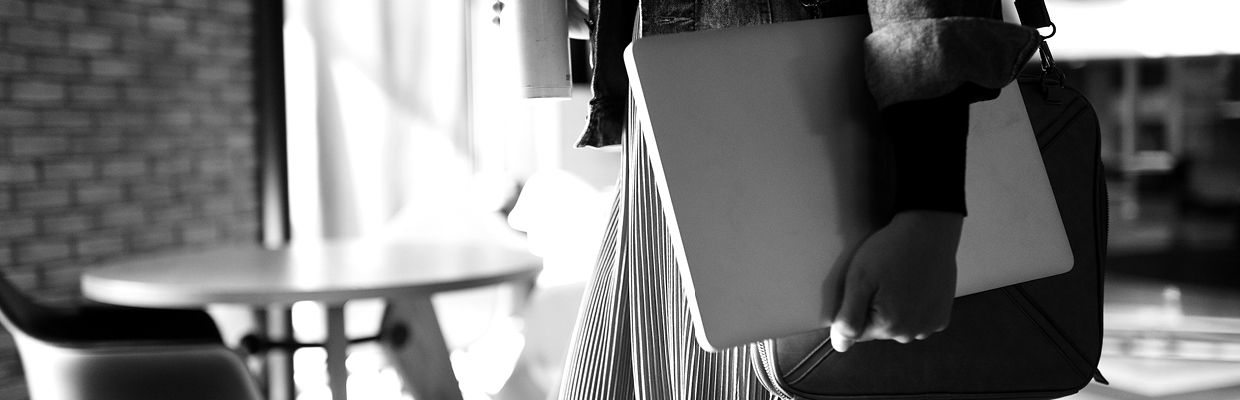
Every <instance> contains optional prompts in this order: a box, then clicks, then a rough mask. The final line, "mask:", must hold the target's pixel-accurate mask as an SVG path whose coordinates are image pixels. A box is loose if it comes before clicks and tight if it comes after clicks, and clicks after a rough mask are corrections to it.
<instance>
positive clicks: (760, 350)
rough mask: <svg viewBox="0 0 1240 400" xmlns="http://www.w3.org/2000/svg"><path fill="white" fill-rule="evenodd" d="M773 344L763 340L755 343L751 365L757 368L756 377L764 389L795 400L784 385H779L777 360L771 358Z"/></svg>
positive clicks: (770, 341)
mask: <svg viewBox="0 0 1240 400" xmlns="http://www.w3.org/2000/svg"><path fill="white" fill-rule="evenodd" d="M772 344H773V340H763V341H761V342H757V343H754V344H753V348H754V352H753V356H752V357H751V361H752V362H751V363H750V364H752V365H753V367H755V368H754V369H755V370H756V371H755V372H757V374H756V375H757V376H758V383H761V384H762V387H765V388H766V390H767V391H769V392H771V393H774V394H775V395H776V396H779V397H780V398H782V399H785V400H794V399H795V397H793V396H792V394H790V393H788V392H787V391H786V390H784V387H783V385H780V384H779V377H778V376H776V374H777V373H778V372H779V370H778V369H776V368H775V359H774V358H773V357H769V355H770V353H771V350H770V346H771V345H772Z"/></svg>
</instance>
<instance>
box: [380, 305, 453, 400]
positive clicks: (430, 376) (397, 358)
mask: <svg viewBox="0 0 1240 400" xmlns="http://www.w3.org/2000/svg"><path fill="white" fill-rule="evenodd" d="M387 302H388V305H387V311H386V312H385V313H384V315H383V327H382V328H381V329H382V330H381V331H380V332H381V333H380V339H379V341H380V343H381V344H382V345H383V349H384V351H385V352H386V353H387V356H388V359H389V360H390V362H391V363H392V365H393V366H395V367H396V370H397V372H398V373H399V374H400V376H401V378H402V379H403V380H404V382H405V384H406V385H408V386H409V389H410V390H411V391H412V392H413V396H414V398H418V399H442V400H462V397H461V387H460V385H459V384H458V383H457V381H456V374H455V373H453V372H452V361H451V360H450V359H449V357H448V345H447V343H445V342H444V338H443V332H442V331H440V329H439V319H438V318H436V316H435V308H434V307H432V306H431V299H430V297H428V296H417V297H406V298H390V299H388V300H387Z"/></svg>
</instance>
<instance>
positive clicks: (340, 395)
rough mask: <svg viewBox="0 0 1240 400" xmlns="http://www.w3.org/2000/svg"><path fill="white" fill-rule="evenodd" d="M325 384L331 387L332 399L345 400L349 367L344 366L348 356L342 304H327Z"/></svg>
mask: <svg viewBox="0 0 1240 400" xmlns="http://www.w3.org/2000/svg"><path fill="white" fill-rule="evenodd" d="M323 347H324V348H325V350H327V385H328V386H329V387H331V391H332V399H334V400H347V399H348V398H349V397H348V396H349V395H348V390H347V388H348V381H349V369H348V368H347V367H346V366H345V359H346V358H347V357H348V347H349V338H347V337H345V333H344V304H328V305H327V343H324V345H323Z"/></svg>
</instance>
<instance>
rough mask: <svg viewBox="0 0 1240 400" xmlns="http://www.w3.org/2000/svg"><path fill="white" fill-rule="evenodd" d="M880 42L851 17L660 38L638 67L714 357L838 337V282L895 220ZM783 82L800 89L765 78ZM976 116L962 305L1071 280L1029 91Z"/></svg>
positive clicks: (697, 316)
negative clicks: (808, 335)
mask: <svg viewBox="0 0 1240 400" xmlns="http://www.w3.org/2000/svg"><path fill="white" fill-rule="evenodd" d="M869 32H870V26H869V21H868V18H866V17H865V16H854V17H840V18H829V19H820V20H813V21H800V22H791V23H780V24H771V25H763V26H757V27H743V28H732V29H722V30H712V31H703V32H693V33H683V34H675V35H665V36H652V37H648V38H643V39H639V40H637V41H635V42H634V43H633V44H632V45H631V46H630V47H629V49H628V51H627V52H626V54H625V61H626V63H627V65H628V71H629V78H630V84H631V85H632V87H633V91H634V97H636V98H637V100H638V107H637V108H638V112H639V113H640V115H639V118H640V123H641V124H644V126H645V129H644V132H645V133H646V139H647V143H648V146H649V147H650V151H649V154H650V155H651V158H652V162H653V164H654V170H655V178H656V183H657V184H658V187H659V194H660V197H661V199H662V203H663V207H664V211H665V212H666V215H667V216H668V217H669V222H668V224H669V226H670V231H671V236H672V242H673V245H674V247H675V250H676V254H675V256H676V260H677V261H678V263H679V267H680V272H681V274H682V277H683V281H684V284H685V292H686V295H687V296H688V299H689V303H690V307H691V310H692V314H693V319H694V324H695V328H696V333H697V338H698V342H699V344H700V345H701V346H702V347H703V348H705V349H707V350H718V349H723V348H727V347H731V346H736V345H741V344H746V343H750V342H754V341H758V340H763V339H769V338H775V337H782V336H786V335H790V334H795V333H800V332H805V331H809V330H813V329H818V328H823V327H826V326H828V325H830V318H831V317H832V315H830V313H831V312H833V311H834V309H835V305H834V304H832V303H829V301H828V300H829V299H830V300H831V301H834V300H833V299H836V298H837V296H836V293H834V292H833V289H831V288H829V287H828V286H829V285H827V282H828V276H829V275H830V276H832V277H838V275H836V274H834V273H837V272H841V271H842V267H843V266H844V265H846V262H847V260H848V257H849V255H850V253H851V252H852V251H853V250H854V249H855V248H856V247H857V245H859V244H860V243H861V241H862V240H863V239H864V238H865V237H866V236H867V235H868V234H869V233H871V232H873V231H874V230H875V229H877V228H878V227H879V226H880V225H879V224H880V223H881V221H885V220H886V219H887V218H889V215H884V214H889V213H890V205H889V204H890V202H891V201H890V196H889V195H887V194H884V192H890V190H888V189H884V188H889V187H890V184H885V183H883V182H884V176H885V175H884V174H887V173H889V172H884V171H890V168H883V167H880V166H879V165H881V163H878V162H876V161H875V160H877V159H881V157H880V156H879V155H881V154H882V153H881V152H880V151H879V150H880V148H881V147H880V146H877V145H876V144H878V143H880V142H879V141H880V140H881V138H882V136H881V135H879V134H877V133H876V132H872V123H873V121H874V120H875V119H876V118H877V111H876V106H875V104H874V101H873V99H872V98H871V97H870V94H869V91H868V89H867V88H866V83H865V78H864V73H863V63H864V61H863V54H862V40H863V38H864V37H865V36H866V35H867V34H868V33H869ZM794 44H796V45H794ZM803 44H812V45H813V46H816V47H815V48H818V49H820V51H817V52H805V51H800V50H798V49H801V48H802V47H801V45H803ZM774 70H783V71H786V72H787V73H784V74H764V73H760V71H774ZM841 77H843V78H841ZM970 111H971V121H970V128H969V139H968V153H967V157H968V160H967V167H966V169H967V172H966V200H967V207H968V210H969V215H968V217H967V218H965V223H964V228H963V234H962V238H961V243H960V248H959V252H958V255H957V261H958V268H959V270H958V276H959V278H958V281H957V293H956V295H957V296H963V295H967V294H971V293H976V292H980V291H984V290H989V289H994V288H997V287H1002V286H1007V285H1011V284H1015V283H1020V282H1025V281H1029V280H1033V279H1038V278H1043V277H1047V276H1051V275H1056V274H1060V273H1064V272H1067V271H1069V270H1070V269H1071V268H1072V265H1073V259H1072V250H1071V248H1070V247H1069V244H1068V239H1067V236H1066V234H1065V233H1064V227H1063V222H1062V220H1061V219H1060V216H1059V209H1058V207H1057V205H1056V204H1055V197H1054V194H1053V193H1052V191H1051V186H1050V182H1049V180H1048V179H1047V177H1046V170H1045V167H1044V166H1043V164H1042V158H1041V155H1040V153H1039V151H1038V148H1037V143H1036V141H1035V140H1036V139H1035V138H1034V134H1033V130H1032V127H1031V126H1030V122H1029V117H1028V115H1027V114H1026V111H1025V106H1024V102H1023V101H1022V98H1021V95H1020V90H1019V88H1018V87H1017V85H1016V84H1012V85H1010V86H1008V87H1006V88H1004V89H1003V91H1002V94H1001V95H1000V96H999V98H998V99H996V100H992V101H988V102H983V103H978V104H975V105H973V106H972V109H971V110H970ZM888 182H889V180H888Z"/></svg>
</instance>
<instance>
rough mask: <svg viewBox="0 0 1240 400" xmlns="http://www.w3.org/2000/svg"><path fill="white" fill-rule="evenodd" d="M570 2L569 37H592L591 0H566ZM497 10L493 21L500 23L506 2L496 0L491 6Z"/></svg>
mask: <svg viewBox="0 0 1240 400" xmlns="http://www.w3.org/2000/svg"><path fill="white" fill-rule="evenodd" d="M566 1H567V2H568V37H569V38H570V39H581V40H589V39H590V24H589V21H590V4H589V0H566ZM491 9H492V10H495V18H492V19H491V22H493V23H495V25H499V24H500V22H501V21H502V20H501V19H500V14H503V12H504V2H503V1H501V0H495V4H494V5H492V6H491Z"/></svg>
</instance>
